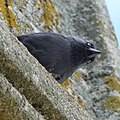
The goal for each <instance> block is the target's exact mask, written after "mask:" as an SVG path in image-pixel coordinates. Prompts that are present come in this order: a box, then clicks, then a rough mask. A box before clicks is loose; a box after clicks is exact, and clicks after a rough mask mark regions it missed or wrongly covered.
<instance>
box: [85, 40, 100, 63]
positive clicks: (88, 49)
mask: <svg viewBox="0 0 120 120" xmlns="http://www.w3.org/2000/svg"><path fill="white" fill-rule="evenodd" d="M85 53H86V63H87V64H89V63H91V62H93V61H94V59H95V57H96V56H97V55H98V54H100V53H101V51H99V50H97V49H96V48H95V46H94V45H93V44H92V43H90V42H88V41H86V43H85Z"/></svg>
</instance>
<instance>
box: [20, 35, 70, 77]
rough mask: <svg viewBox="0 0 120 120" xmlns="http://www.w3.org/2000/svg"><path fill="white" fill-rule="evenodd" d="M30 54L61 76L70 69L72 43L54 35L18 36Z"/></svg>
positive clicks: (50, 70) (65, 38)
mask: <svg viewBox="0 0 120 120" xmlns="http://www.w3.org/2000/svg"><path fill="white" fill-rule="evenodd" d="M18 39H19V40H20V41H21V42H22V43H23V44H24V45H25V46H26V47H27V49H28V50H29V52H30V53H31V54H32V55H33V56H34V57H35V58H36V59H37V60H38V61H39V62H40V63H41V64H42V65H43V66H44V67H45V68H46V69H47V70H48V71H49V72H53V73H56V74H58V75H60V76H63V74H64V73H65V72H66V70H67V69H69V67H70V42H69V40H68V38H67V37H64V36H62V35H58V34H54V33H35V34H31V35H23V36H18Z"/></svg>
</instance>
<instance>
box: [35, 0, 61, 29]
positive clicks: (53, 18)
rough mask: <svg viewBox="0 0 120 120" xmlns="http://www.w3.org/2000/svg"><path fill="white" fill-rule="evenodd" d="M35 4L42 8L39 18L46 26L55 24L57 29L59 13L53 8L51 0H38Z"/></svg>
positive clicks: (50, 26) (49, 26)
mask: <svg viewBox="0 0 120 120" xmlns="http://www.w3.org/2000/svg"><path fill="white" fill-rule="evenodd" d="M37 5H38V7H39V8H40V9H43V14H42V16H41V19H42V21H43V22H44V23H45V25H46V27H47V28H49V29H51V28H52V26H55V27H56V29H57V30H58V23H59V14H58V12H57V11H56V9H55V7H54V4H53V2H52V0H39V1H38V2H37Z"/></svg>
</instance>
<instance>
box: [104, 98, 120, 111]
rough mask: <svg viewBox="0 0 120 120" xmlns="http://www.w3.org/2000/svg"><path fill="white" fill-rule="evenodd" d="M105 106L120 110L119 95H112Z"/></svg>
mask: <svg viewBox="0 0 120 120" xmlns="http://www.w3.org/2000/svg"><path fill="white" fill-rule="evenodd" d="M104 107H105V109H109V110H115V111H117V110H118V111H119V110H120V97H119V96H110V97H109V98H108V99H107V100H106V102H105V104H104Z"/></svg>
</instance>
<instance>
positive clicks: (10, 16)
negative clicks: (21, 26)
mask: <svg viewBox="0 0 120 120" xmlns="http://www.w3.org/2000/svg"><path fill="white" fill-rule="evenodd" d="M11 8H13V4H12V0H0V9H1V10H0V12H2V14H3V17H4V19H5V20H6V21H7V23H8V26H9V27H10V28H16V29H18V25H17V22H16V17H15V15H14V13H13V12H12V10H11Z"/></svg>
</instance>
